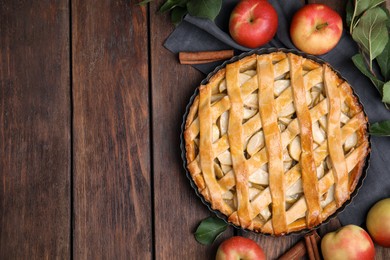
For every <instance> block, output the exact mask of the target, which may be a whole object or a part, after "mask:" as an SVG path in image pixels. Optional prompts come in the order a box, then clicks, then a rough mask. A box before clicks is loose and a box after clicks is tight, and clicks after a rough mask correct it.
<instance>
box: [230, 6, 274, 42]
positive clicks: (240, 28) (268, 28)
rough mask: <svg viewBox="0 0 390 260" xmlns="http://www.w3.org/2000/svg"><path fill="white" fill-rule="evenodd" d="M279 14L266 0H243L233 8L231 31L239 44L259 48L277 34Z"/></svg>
mask: <svg viewBox="0 0 390 260" xmlns="http://www.w3.org/2000/svg"><path fill="white" fill-rule="evenodd" d="M277 29H278V14H277V13H276V10H275V9H274V7H273V6H272V5H271V4H270V3H268V2H267V1H266V0H241V1H240V2H239V3H238V4H237V5H236V6H235V8H234V9H233V11H232V13H231V15H230V20H229V32H230V35H231V36H232V38H233V40H234V41H236V42H237V43H238V44H240V45H242V46H245V47H248V48H257V47H260V46H262V45H264V44H266V43H268V42H269V41H271V40H272V38H273V37H274V36H275V34H276V31H277Z"/></svg>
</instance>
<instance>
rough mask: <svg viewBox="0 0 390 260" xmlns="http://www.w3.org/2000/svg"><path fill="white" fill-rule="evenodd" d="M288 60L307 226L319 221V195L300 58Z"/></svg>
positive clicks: (314, 224) (312, 225) (291, 57)
mask: <svg viewBox="0 0 390 260" xmlns="http://www.w3.org/2000/svg"><path fill="white" fill-rule="evenodd" d="M287 56H288V58H289V61H290V77H291V87H292V90H293V91H292V92H293V100H294V105H295V109H296V114H297V118H298V122H299V126H300V129H301V131H300V138H301V149H302V152H301V158H300V162H301V168H302V187H303V192H304V193H305V198H306V204H307V208H308V211H307V215H306V221H307V226H308V227H309V228H311V227H314V226H316V225H317V224H318V223H320V219H319V217H320V214H321V207H320V197H319V194H318V179H317V170H316V165H315V162H314V157H313V131H312V120H311V117H310V111H309V108H308V106H307V103H306V90H305V87H304V83H303V76H302V74H303V72H302V66H301V64H302V58H301V57H299V56H296V55H291V54H288V55H287Z"/></svg>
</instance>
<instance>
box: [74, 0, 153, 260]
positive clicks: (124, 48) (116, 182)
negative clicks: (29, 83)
mask: <svg viewBox="0 0 390 260" xmlns="http://www.w3.org/2000/svg"><path fill="white" fill-rule="evenodd" d="M147 30H148V29H147V12H146V8H145V7H141V6H139V5H137V3H136V1H122V0H102V1H92V0H86V1H85V0H79V1H78V0H76V1H73V2H72V47H73V49H72V50H73V51H72V57H73V58H72V62H73V99H74V111H73V112H74V115H73V116H74V125H73V131H74V139H73V146H74V155H73V162H74V176H73V177H74V184H73V185H74V191H73V192H74V193H73V196H74V235H73V237H74V240H73V248H74V252H73V256H74V257H75V259H150V258H151V257H152V235H153V234H152V200H151V182H150V175H151V173H150V149H149V147H150V143H149V134H150V132H149V128H150V125H149V97H148V93H149V89H148V87H149V84H148V34H147Z"/></svg>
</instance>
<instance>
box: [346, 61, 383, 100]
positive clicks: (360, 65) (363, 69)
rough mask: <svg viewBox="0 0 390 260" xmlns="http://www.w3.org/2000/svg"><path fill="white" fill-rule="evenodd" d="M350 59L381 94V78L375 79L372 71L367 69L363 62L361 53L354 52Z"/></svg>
mask: <svg viewBox="0 0 390 260" xmlns="http://www.w3.org/2000/svg"><path fill="white" fill-rule="evenodd" d="M352 61H353V63H354V64H355V66H356V67H357V68H358V69H359V70H360V72H361V73H363V74H364V75H365V76H366V77H368V78H369V79H370V80H371V81H372V83H373V84H374V85H375V87H376V88H377V89H378V90H379V92H380V93H381V95H382V94H383V84H384V82H382V81H381V80H379V79H377V78H376V77H375V76H374V75H372V73H371V72H370V71H369V70H368V69H367V67H366V64H365V62H364V58H363V56H362V55H361V54H356V55H354V56H353V57H352Z"/></svg>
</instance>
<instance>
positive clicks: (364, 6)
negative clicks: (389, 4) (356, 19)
mask: <svg viewBox="0 0 390 260" xmlns="http://www.w3.org/2000/svg"><path fill="white" fill-rule="evenodd" d="M383 2H385V0H356V3H355V16H359V15H361V14H362V13H363V12H364V11H366V10H369V9H371V8H374V7H376V6H378V5H380V4H382V3H383Z"/></svg>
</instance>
